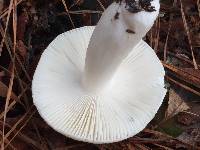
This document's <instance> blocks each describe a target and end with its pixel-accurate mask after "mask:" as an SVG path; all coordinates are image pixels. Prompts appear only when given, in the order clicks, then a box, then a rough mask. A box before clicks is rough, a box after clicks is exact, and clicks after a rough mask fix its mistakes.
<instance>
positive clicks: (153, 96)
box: [32, 26, 166, 144]
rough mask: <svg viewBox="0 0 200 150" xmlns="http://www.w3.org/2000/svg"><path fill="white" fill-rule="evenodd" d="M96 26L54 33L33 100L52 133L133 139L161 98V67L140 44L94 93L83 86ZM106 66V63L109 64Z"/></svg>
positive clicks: (93, 139)
mask: <svg viewBox="0 0 200 150" xmlns="http://www.w3.org/2000/svg"><path fill="white" fill-rule="evenodd" d="M94 28H95V27H93V26H88V27H82V28H77V29H73V30H71V31H68V32H65V33H63V34H61V35H59V36H58V37H57V38H56V39H55V40H54V41H53V42H52V43H51V44H50V45H49V46H48V47H47V49H46V50H45V51H44V53H43V54H42V56H41V59H40V61H39V63H38V66H37V69H36V71H35V74H34V78H33V82H32V93H33V101H34V104H35V106H36V107H37V109H38V112H39V113H40V115H41V116H42V118H43V119H44V120H45V121H46V122H47V123H48V124H49V125H50V126H51V127H52V128H53V129H55V130H56V131H58V132H60V133H61V134H63V135H65V136H67V137H70V138H72V139H75V140H79V141H85V142H89V143H96V144H101V143H112V142H117V141H121V140H124V139H126V138H129V137H132V136H133V135H135V134H137V133H138V132H140V131H141V130H143V129H144V128H145V127H146V125H147V124H148V123H149V122H150V121H151V120H152V119H153V117H154V116H155V114H156V112H157V111H158V109H159V107H160V105H161V103H162V101H163V98H164V96H165V94H166V89H165V88H164V74H165V73H164V69H163V66H162V64H161V62H160V61H159V59H158V58H157V56H156V54H155V52H154V51H153V49H152V48H151V47H150V46H148V44H146V43H145V42H144V41H143V40H141V41H140V42H139V43H138V44H137V46H135V47H134V48H133V50H132V52H131V53H130V54H129V55H128V57H127V58H126V59H125V60H123V62H122V63H121V64H120V66H119V68H118V70H117V71H116V73H115V75H114V77H113V78H112V81H111V84H110V86H108V87H107V88H106V89H104V90H102V91H101V92H99V93H92V92H89V91H87V90H86V89H85V88H84V87H83V86H82V75H83V72H84V64H85V57H86V51H87V47H88V44H89V41H90V37H91V35H92V33H93V30H94ZM108 65H109V64H108Z"/></svg>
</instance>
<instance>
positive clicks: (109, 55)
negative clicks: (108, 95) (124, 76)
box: [83, 0, 159, 91]
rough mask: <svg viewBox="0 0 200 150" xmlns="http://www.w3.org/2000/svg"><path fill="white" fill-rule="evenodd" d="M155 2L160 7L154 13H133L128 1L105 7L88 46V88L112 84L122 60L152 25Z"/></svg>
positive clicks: (85, 82)
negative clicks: (127, 7)
mask: <svg viewBox="0 0 200 150" xmlns="http://www.w3.org/2000/svg"><path fill="white" fill-rule="evenodd" d="M152 5H153V6H155V8H156V10H157V11H155V12H151V13H150V12H145V11H142V12H139V13H130V12H128V11H127V9H126V8H125V3H122V4H121V5H120V4H119V3H113V4H111V5H110V6H109V7H108V8H107V9H106V10H105V12H104V13H103V15H102V17H101V19H100V21H99V22H98V24H97V26H96V28H95V30H94V32H93V34H92V37H91V40H90V43H89V46H88V49H87V54H86V60H85V72H84V78H83V83H84V86H85V87H86V88H88V89H89V90H92V91H97V90H99V89H102V88H103V87H105V86H106V85H109V83H110V80H111V79H112V77H113V74H114V73H115V72H116V70H117V69H118V67H119V65H120V64H121V62H122V61H123V60H124V59H125V58H126V57H127V55H128V54H129V53H130V51H131V50H132V49H133V48H134V46H136V44H137V43H138V42H139V41H140V40H141V39H142V37H144V36H145V34H146V33H147V32H148V30H149V29H150V28H151V27H152V25H153V23H154V21H155V19H156V17H157V15H158V11H159V1H158V0H154V1H153V2H152ZM116 13H119V16H118V15H117V14H116ZM118 17H119V18H118ZM130 31H133V32H135V33H130Z"/></svg>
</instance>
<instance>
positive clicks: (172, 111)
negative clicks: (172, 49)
mask: <svg viewBox="0 0 200 150" xmlns="http://www.w3.org/2000/svg"><path fill="white" fill-rule="evenodd" d="M187 109H189V106H188V105H187V104H186V103H185V102H184V101H183V100H182V98H181V97H180V96H179V95H178V94H177V93H176V92H175V91H174V90H173V89H170V90H169V101H168V108H167V111H166V112H165V117H166V119H169V118H171V117H173V116H175V115H176V114H178V113H179V112H183V111H185V110H187Z"/></svg>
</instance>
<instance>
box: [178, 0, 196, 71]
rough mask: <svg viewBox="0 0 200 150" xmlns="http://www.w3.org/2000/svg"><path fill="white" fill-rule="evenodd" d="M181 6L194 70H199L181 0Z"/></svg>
mask: <svg viewBox="0 0 200 150" xmlns="http://www.w3.org/2000/svg"><path fill="white" fill-rule="evenodd" d="M180 4H181V15H182V19H183V24H184V27H185V30H186V33H187V37H188V42H189V45H190V50H191V53H192V59H193V64H194V68H195V69H198V65H197V62H196V59H195V56H194V51H193V46H192V41H191V36H190V32H189V28H188V24H187V21H186V18H185V13H184V10H183V3H182V0H180Z"/></svg>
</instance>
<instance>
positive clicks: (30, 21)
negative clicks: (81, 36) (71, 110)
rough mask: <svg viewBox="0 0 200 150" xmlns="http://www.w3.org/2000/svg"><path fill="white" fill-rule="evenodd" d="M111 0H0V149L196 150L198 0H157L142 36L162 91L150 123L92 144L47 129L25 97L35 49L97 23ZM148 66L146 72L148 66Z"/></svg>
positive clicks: (199, 128)
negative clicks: (155, 61) (160, 70)
mask: <svg viewBox="0 0 200 150" xmlns="http://www.w3.org/2000/svg"><path fill="white" fill-rule="evenodd" d="M110 3H111V0H0V34H1V40H0V41H1V43H0V44H1V45H0V137H1V138H0V139H1V148H2V149H16V150H27V149H29V150H31V149H42V150H45V149H52V150H65V149H78V150H81V149H83V150H84V149H85V150H86V149H87V150H88V149H102V150H104V149H105V150H115V149H119V150H121V149H124V150H126V149H127V150H150V149H155V150H157V149H158V150H173V149H179V150H184V149H185V150H192V149H194V150H197V149H200V70H199V69H200V1H199V0H161V10H160V14H159V17H158V19H157V20H156V22H155V24H154V26H153V28H152V29H151V30H150V31H149V32H148V34H147V35H146V37H145V38H144V39H145V40H146V41H147V42H148V43H149V45H150V46H151V47H152V48H153V49H154V50H155V52H156V53H157V55H158V56H159V58H160V60H161V61H162V63H163V65H164V67H165V71H166V76H165V81H166V88H167V89H168V92H167V95H166V97H165V99H164V103H163V105H162V106H161V108H160V109H159V112H158V113H157V114H156V116H155V118H154V119H153V120H152V121H151V122H150V123H149V125H148V126H147V127H146V128H145V129H144V130H143V131H141V132H140V133H139V134H137V135H136V136H134V137H131V138H129V139H127V140H124V141H122V142H118V143H113V144H104V145H94V144H89V143H83V142H78V141H75V140H72V139H70V138H66V137H64V136H62V135H61V134H59V133H57V132H56V131H54V130H53V129H52V128H50V127H49V126H48V125H47V124H46V123H45V122H44V120H43V119H42V118H41V117H40V115H39V114H38V112H37V110H36V108H35V106H34V105H33V102H32V96H31V81H32V76H33V74H34V71H35V68H36V65H37V63H38V60H39V58H40V56H41V53H42V52H43V51H44V49H45V48H46V47H47V46H48V44H49V43H50V42H51V41H52V40H53V39H54V38H55V37H56V36H57V35H59V34H60V33H63V32H66V31H68V30H70V29H73V28H77V27H81V26H85V25H96V23H97V22H98V20H99V18H100V16H101V14H102V12H103V11H104V9H105V8H106V7H107V6H108V5H109V4H110ZM152 71H153V70H152Z"/></svg>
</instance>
